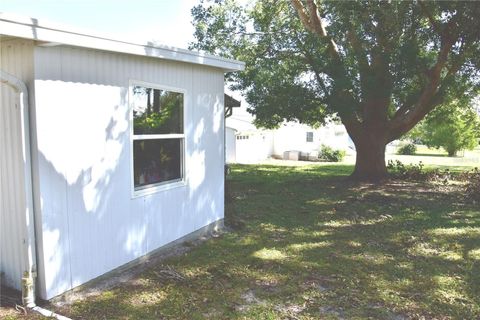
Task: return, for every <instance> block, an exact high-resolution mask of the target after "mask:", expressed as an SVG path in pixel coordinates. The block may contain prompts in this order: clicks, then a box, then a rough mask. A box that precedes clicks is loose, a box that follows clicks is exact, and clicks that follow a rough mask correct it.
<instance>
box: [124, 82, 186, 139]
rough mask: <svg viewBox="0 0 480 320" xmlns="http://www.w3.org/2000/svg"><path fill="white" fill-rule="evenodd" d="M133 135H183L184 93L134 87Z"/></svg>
mask: <svg viewBox="0 0 480 320" xmlns="http://www.w3.org/2000/svg"><path fill="white" fill-rule="evenodd" d="M132 103H133V134H168V133H183V93H178V92H172V91H166V90H160V89H153V88H147V87H142V86H133V87H132Z"/></svg>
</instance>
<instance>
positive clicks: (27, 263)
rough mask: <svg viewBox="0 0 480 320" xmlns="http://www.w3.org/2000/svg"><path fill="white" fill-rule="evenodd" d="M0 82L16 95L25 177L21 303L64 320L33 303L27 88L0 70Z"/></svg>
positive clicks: (34, 247) (18, 80)
mask: <svg viewBox="0 0 480 320" xmlns="http://www.w3.org/2000/svg"><path fill="white" fill-rule="evenodd" d="M0 83H4V84H6V85H8V86H10V87H11V88H12V89H13V90H15V92H17V93H18V94H19V95H20V122H21V128H22V130H21V135H22V157H23V170H24V178H25V181H24V182H25V215H24V218H25V223H24V226H23V227H24V228H23V245H24V246H25V247H24V248H25V249H24V250H22V251H23V252H22V254H23V256H24V257H23V259H22V264H23V266H22V269H23V270H22V274H23V276H22V303H23V305H24V306H26V307H27V308H30V309H32V310H34V311H36V312H39V313H40V314H43V315H44V316H48V317H53V318H56V319H63V320H66V319H68V318H66V317H64V316H61V315H58V314H55V313H53V312H51V311H49V310H46V309H43V308H42V307H38V306H37V305H36V304H35V279H36V277H37V270H36V265H37V258H36V252H35V249H36V238H35V226H34V224H35V220H34V219H35V217H34V213H33V191H32V190H33V189H32V188H33V184H32V161H31V154H30V119H29V108H28V89H27V86H26V85H25V83H24V82H23V81H21V80H20V79H18V78H16V77H14V76H12V75H11V74H9V73H6V72H4V71H2V70H0Z"/></svg>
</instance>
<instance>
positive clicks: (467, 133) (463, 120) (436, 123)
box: [414, 101, 480, 156]
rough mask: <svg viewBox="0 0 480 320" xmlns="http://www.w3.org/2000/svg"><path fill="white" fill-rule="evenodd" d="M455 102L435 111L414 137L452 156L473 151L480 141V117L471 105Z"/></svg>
mask: <svg viewBox="0 0 480 320" xmlns="http://www.w3.org/2000/svg"><path fill="white" fill-rule="evenodd" d="M464 104H465V103H464V102H462V101H454V102H452V103H450V104H447V105H444V106H442V107H441V108H438V109H437V110H435V111H433V112H432V113H431V114H430V115H429V116H428V117H427V118H426V119H425V121H424V122H422V123H421V125H420V126H419V128H418V129H417V130H416V131H415V134H414V137H416V138H419V139H420V140H422V142H424V143H425V144H426V145H427V146H429V147H434V148H440V147H443V148H444V149H445V150H446V151H447V152H448V154H449V155H450V156H453V155H455V154H456V153H457V152H458V151H461V150H465V149H467V150H471V149H473V148H475V147H476V146H477V145H478V143H479V141H480V132H479V128H480V117H479V116H478V115H477V113H476V112H475V110H474V109H473V107H472V106H471V105H466V106H465V105H464Z"/></svg>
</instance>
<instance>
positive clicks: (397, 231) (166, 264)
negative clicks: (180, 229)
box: [52, 165, 480, 320]
mask: <svg viewBox="0 0 480 320" xmlns="http://www.w3.org/2000/svg"><path fill="white" fill-rule="evenodd" d="M351 170H352V167H351V166H349V165H316V166H304V167H285V166H283V167H282V166H271V165H256V166H254V165H236V166H233V170H232V174H231V176H230V177H229V182H228V183H229V189H230V194H231V202H230V203H229V204H228V205H227V218H226V219H227V221H228V222H230V223H232V224H233V225H234V226H236V227H235V229H233V230H231V231H230V232H228V233H225V234H222V235H221V236H219V237H217V238H212V239H210V240H208V241H206V242H204V243H202V244H201V245H198V246H192V249H191V250H190V251H189V252H187V253H185V254H183V255H182V256H178V257H175V258H170V259H168V260H166V261H163V262H162V264H161V265H152V267H151V269H149V270H148V271H146V272H144V273H142V274H141V275H139V276H137V277H135V278H134V279H133V280H131V281H129V282H128V283H126V284H122V285H120V286H119V287H116V288H114V289H111V290H108V291H104V292H102V293H100V294H98V295H94V296H91V297H88V299H84V300H80V301H77V302H75V303H73V304H72V305H70V306H64V307H61V308H57V311H58V312H59V313H61V314H64V315H67V316H70V317H72V318H74V319H342V318H344V319H368V318H374V319H392V320H400V319H479V318H480V209H479V205H478V203H477V204H469V203H466V201H465V200H464V199H463V194H462V190H461V188H460V187H458V186H455V185H450V186H441V185H435V184H431V183H403V182H390V183H387V184H385V185H383V186H381V187H375V186H372V185H367V184H353V183H351V182H348V181H346V180H345V177H346V176H347V175H348V174H349V173H350V172H351ZM186 245H189V244H186ZM52 308H55V307H52Z"/></svg>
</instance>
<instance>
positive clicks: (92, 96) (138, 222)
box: [34, 46, 224, 298]
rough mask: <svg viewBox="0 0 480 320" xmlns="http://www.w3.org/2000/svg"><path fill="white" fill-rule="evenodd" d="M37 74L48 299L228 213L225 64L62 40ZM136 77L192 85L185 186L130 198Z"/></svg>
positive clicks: (39, 61)
mask: <svg viewBox="0 0 480 320" xmlns="http://www.w3.org/2000/svg"><path fill="white" fill-rule="evenodd" d="M35 76H36V80H35V92H36V101H35V105H36V112H35V117H36V126H37V129H36V132H37V135H36V141H37V142H38V153H37V157H38V160H37V161H36V162H37V166H35V165H34V170H36V172H34V176H36V177H37V178H38V181H39V190H38V194H37V197H38V198H39V199H40V203H41V211H42V214H41V230H42V231H41V233H39V234H37V241H40V245H39V250H38V256H39V261H38V263H39V264H40V279H39V280H40V287H39V292H40V294H41V296H42V297H43V298H50V297H53V296H55V295H57V294H60V293H62V292H64V291H65V290H68V289H70V288H72V287H75V286H77V285H80V284H82V283H85V282H86V281H88V280H90V279H92V278H95V277H97V276H99V275H101V274H103V273H105V272H107V271H109V270H111V269H113V268H115V267H118V266H120V265H122V264H124V263H126V262H129V261H131V260H133V259H135V258H138V257H140V256H142V255H145V254H146V253H148V252H150V251H152V250H154V249H156V248H159V247H161V246H163V245H165V244H167V243H169V242H171V241H173V240H176V239H178V238H180V237H182V236H184V235H186V234H188V233H190V232H193V231H195V230H197V229H199V228H201V227H203V226H205V225H207V224H209V223H212V222H214V221H216V220H218V219H221V218H223V207H224V206H223V164H224V149H223V145H224V144H223V137H224V135H223V117H224V112H223V72H222V71H221V70H220V69H215V68H208V67H202V66H194V65H191V64H186V63H178V62H169V61H165V60H163V61H162V60H160V59H154V58H144V57H138V56H131V55H126V54H116V53H109V52H103V51H98V50H87V49H80V48H72V47H64V46H58V47H37V48H35ZM132 80H137V81H143V82H148V83H152V84H155V85H159V86H168V87H174V88H179V89H181V90H183V91H185V96H184V101H185V102H184V103H185V109H186V114H185V117H186V126H185V144H186V154H185V170H186V185H185V186H182V187H177V188H174V189H169V190H164V191H160V192H157V193H154V194H150V195H145V196H139V197H134V198H132V195H131V169H130V161H131V149H130V121H129V116H130V113H129V112H130V111H129V105H128V90H129V82H130V81H132ZM39 206H40V205H39ZM39 221H40V219H38V220H37V222H39Z"/></svg>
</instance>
